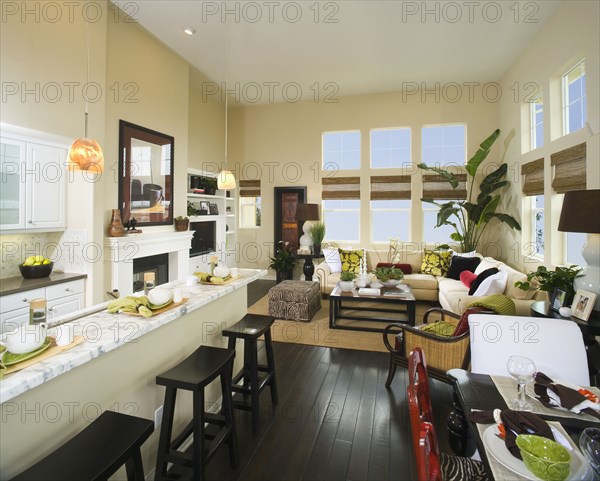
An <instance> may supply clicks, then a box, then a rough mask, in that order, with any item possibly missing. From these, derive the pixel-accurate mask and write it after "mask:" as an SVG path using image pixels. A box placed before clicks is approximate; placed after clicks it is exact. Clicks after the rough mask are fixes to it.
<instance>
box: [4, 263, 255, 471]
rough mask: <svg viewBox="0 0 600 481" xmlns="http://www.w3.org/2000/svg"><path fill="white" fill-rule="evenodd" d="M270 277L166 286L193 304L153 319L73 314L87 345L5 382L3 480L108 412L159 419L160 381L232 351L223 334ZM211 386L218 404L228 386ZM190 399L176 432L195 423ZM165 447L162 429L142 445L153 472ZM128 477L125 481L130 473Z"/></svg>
mask: <svg viewBox="0 0 600 481" xmlns="http://www.w3.org/2000/svg"><path fill="white" fill-rule="evenodd" d="M264 275H266V271H262V270H253V269H240V277H239V278H238V279H236V280H234V281H232V282H231V283H228V284H226V285H214V286H211V285H196V286H191V287H188V286H186V285H185V283H184V282H181V281H176V282H172V283H169V284H166V285H165V287H170V288H175V287H179V288H181V289H182V294H183V297H184V298H187V299H188V300H187V301H186V302H185V303H183V304H182V305H180V306H178V307H176V308H174V309H171V310H169V311H166V312H164V313H162V314H159V315H156V316H153V317H151V318H149V319H145V318H143V317H136V316H130V315H127V314H109V313H108V312H107V311H106V310H101V311H100V312H96V313H93V311H94V310H95V309H94V308H88V309H85V310H84V311H83V312H81V315H80V316H79V317H78V316H70V317H73V320H71V321H70V324H72V325H73V326H74V330H75V335H76V336H83V337H84V342H83V343H82V344H81V345H78V346H76V347H74V348H73V349H71V350H69V351H66V352H64V353H62V354H59V355H57V356H54V357H52V358H50V359H48V360H46V361H42V362H40V363H38V364H36V365H34V366H31V367H29V368H26V369H24V370H22V371H19V372H16V373H13V374H9V375H7V376H5V377H4V378H3V379H2V380H1V381H0V402H1V404H0V414H1V416H2V425H1V426H2V429H0V448H1V456H0V472H1V473H2V479H8V478H11V477H13V476H15V475H16V474H18V473H20V472H21V471H23V470H24V469H25V468H27V467H28V466H30V465H32V464H33V463H35V462H36V461H38V460H39V459H41V458H43V457H44V456H46V455H47V454H49V453H50V452H52V451H53V450H54V449H56V448H57V447H58V446H60V445H61V444H63V443H64V442H66V441H67V440H68V439H70V438H71V437H73V436H74V435H75V434H76V433H78V432H79V431H81V430H82V429H84V428H85V427H86V426H87V425H88V424H89V423H90V422H92V421H93V420H94V419H96V418H97V417H98V416H99V415H100V414H101V413H102V412H103V411H105V410H113V411H119V412H123V413H126V414H131V415H135V416H139V417H144V418H147V419H154V417H155V411H156V410H157V409H158V408H160V407H161V405H162V403H163V395H164V388H162V387H159V386H157V385H156V384H155V378H156V376H157V375H158V374H160V373H162V372H164V371H166V370H167V369H169V368H170V367H172V366H174V365H175V364H177V363H178V362H180V361H181V360H183V359H184V358H185V357H187V356H188V355H189V354H191V353H192V352H193V351H194V350H195V349H197V348H198V347H199V346H201V345H210V346H217V347H225V346H226V342H225V341H224V339H223V338H222V336H221V331H222V330H223V329H224V328H225V327H228V326H231V325H232V324H234V323H235V322H237V321H238V320H239V319H241V318H242V317H243V316H244V315H245V314H246V305H247V288H246V286H247V285H248V284H249V283H250V282H252V281H254V280H256V279H258V278H260V277H263V276H264ZM99 307H100V308H102V307H104V306H103V305H101V306H99ZM97 308H98V307H97ZM97 308H96V309H97ZM241 354H242V353H241V352H239V353H238V355H237V356H236V364H235V367H234V369H235V370H237V369H238V368H239V367H240V366H241V363H242V356H241ZM211 388H213V389H208V390H207V402H210V403H211V404H214V403H217V402H218V401H219V397H220V387H219V386H217V385H215V386H211ZM186 394H189V393H182V395H181V396H178V400H177V408H176V419H175V423H174V431H175V432H176V431H177V430H178V429H181V428H183V426H184V425H185V424H186V422H187V421H188V420H189V419H191V396H186ZM217 407H218V404H217V405H216V406H215V409H216V408H217ZM157 444H158V430H155V432H154V433H153V434H152V436H151V437H150V438H149V440H148V441H147V442H146V443H145V444H144V446H143V447H142V456H143V459H144V467H145V471H146V473H149V472H150V471H151V470H152V469H153V468H154V462H155V460H156V449H157ZM98 448H99V449H101V447H100V446H99V447H98ZM120 474H121V476H118V477H119V478H123V479H124V478H125V473H124V470H121V471H120Z"/></svg>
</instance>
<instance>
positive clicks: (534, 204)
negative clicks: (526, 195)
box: [531, 195, 544, 257]
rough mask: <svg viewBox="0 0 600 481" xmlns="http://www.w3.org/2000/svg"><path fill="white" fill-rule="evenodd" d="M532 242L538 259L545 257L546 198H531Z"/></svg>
mask: <svg viewBox="0 0 600 481" xmlns="http://www.w3.org/2000/svg"><path fill="white" fill-rule="evenodd" d="M531 242H532V243H533V245H534V247H535V252H534V253H533V255H534V256H536V257H544V196H543V195H532V196H531Z"/></svg>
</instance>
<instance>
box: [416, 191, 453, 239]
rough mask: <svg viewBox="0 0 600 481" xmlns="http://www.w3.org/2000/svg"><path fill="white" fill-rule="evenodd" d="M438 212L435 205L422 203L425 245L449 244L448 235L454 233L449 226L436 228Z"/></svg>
mask: <svg viewBox="0 0 600 481" xmlns="http://www.w3.org/2000/svg"><path fill="white" fill-rule="evenodd" d="M447 202H452V201H447ZM438 210H439V207H438V206H437V205H435V204H430V203H428V202H424V203H423V240H424V241H425V242H427V243H438V242H439V243H441V244H447V243H449V242H451V239H450V235H451V234H452V233H454V232H455V231H454V228H453V227H452V226H451V225H443V226H441V227H436V225H437V214H438Z"/></svg>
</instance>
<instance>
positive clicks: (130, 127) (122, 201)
mask: <svg viewBox="0 0 600 481" xmlns="http://www.w3.org/2000/svg"><path fill="white" fill-rule="evenodd" d="M174 151H175V139H174V138H173V137H171V136H170V135H166V134H161V133H160V132H156V131H154V130H150V129H147V128H145V127H141V126H139V125H135V124H132V123H129V122H126V121H124V120H120V121H119V207H120V209H121V219H122V220H123V222H124V223H125V222H128V221H129V220H131V219H132V218H135V220H137V225H138V226H144V225H165V224H173V165H174Z"/></svg>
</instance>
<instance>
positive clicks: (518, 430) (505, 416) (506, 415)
mask: <svg viewBox="0 0 600 481" xmlns="http://www.w3.org/2000/svg"><path fill="white" fill-rule="evenodd" d="M469 419H470V420H471V421H472V422H474V423H477V424H494V423H496V420H495V419H494V411H474V412H472V413H471V415H470V416H469ZM500 419H501V420H502V422H503V423H504V427H505V428H506V429H505V431H506V437H505V438H504V443H505V444H506V449H508V450H509V451H510V454H512V455H513V456H514V457H515V458H518V459H523V458H522V457H521V451H520V450H519V447H518V446H517V442H516V440H517V436H518V435H519V434H534V435H536V436H543V437H545V438H548V439H550V440H552V441H554V436H553V435H552V430H551V429H550V426H549V425H548V423H547V422H546V421H544V420H543V419H542V418H541V417H539V416H538V415H537V414H534V413H530V412H527V411H512V410H510V409H507V410H506V411H500Z"/></svg>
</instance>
